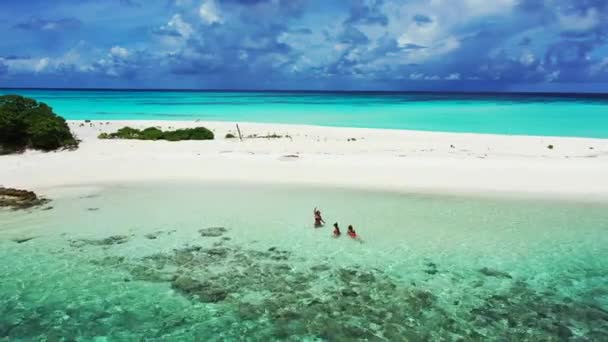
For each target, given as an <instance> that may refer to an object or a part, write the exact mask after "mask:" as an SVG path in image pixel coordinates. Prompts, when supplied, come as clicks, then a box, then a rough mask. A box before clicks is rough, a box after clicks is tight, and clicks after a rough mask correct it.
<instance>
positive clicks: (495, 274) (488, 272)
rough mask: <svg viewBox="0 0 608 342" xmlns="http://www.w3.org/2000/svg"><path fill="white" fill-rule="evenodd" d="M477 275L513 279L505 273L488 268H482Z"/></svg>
mask: <svg viewBox="0 0 608 342" xmlns="http://www.w3.org/2000/svg"><path fill="white" fill-rule="evenodd" d="M479 273H481V274H483V275H485V276H488V277H495V278H505V279H513V277H512V276H511V275H510V274H509V273H507V272H503V271H499V270H495V269H493V268H488V267H484V268H482V269H480V270H479Z"/></svg>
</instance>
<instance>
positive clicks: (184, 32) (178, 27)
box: [167, 14, 194, 39]
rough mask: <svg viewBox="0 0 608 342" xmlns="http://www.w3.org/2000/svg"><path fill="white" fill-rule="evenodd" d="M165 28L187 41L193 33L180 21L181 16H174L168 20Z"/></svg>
mask: <svg viewBox="0 0 608 342" xmlns="http://www.w3.org/2000/svg"><path fill="white" fill-rule="evenodd" d="M167 28H169V29H174V30H175V31H176V32H177V33H179V34H180V35H181V36H182V37H184V38H186V39H188V38H190V36H191V35H192V33H194V30H193V29H192V26H190V24H188V23H187V22H185V21H184V19H182V16H181V15H179V14H176V15H174V16H173V18H171V20H169V22H168V23H167Z"/></svg>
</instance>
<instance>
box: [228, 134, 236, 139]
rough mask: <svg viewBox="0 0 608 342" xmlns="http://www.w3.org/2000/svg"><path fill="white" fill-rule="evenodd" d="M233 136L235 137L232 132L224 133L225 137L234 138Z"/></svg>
mask: <svg viewBox="0 0 608 342" xmlns="http://www.w3.org/2000/svg"><path fill="white" fill-rule="evenodd" d="M234 138H236V137H235V136H234V134H232V133H228V134H226V139H234Z"/></svg>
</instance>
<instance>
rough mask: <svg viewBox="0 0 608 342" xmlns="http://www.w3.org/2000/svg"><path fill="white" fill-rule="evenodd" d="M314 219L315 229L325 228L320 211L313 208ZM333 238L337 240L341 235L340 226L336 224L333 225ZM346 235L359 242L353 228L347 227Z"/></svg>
mask: <svg viewBox="0 0 608 342" xmlns="http://www.w3.org/2000/svg"><path fill="white" fill-rule="evenodd" d="M313 212H314V218H315V228H320V227H323V226H325V221H324V220H323V217H322V216H321V210H319V209H318V208H317V207H315V209H314V211H313ZM333 234H334V237H335V238H338V237H340V236H341V235H342V232H341V231H340V226H339V225H338V222H336V223H334V233H333ZM346 234H347V235H348V236H349V237H351V238H352V239H355V240H358V241H360V242H361V239H359V236H358V235H357V232H355V228H353V226H352V225H349V226H348V231H347V232H346Z"/></svg>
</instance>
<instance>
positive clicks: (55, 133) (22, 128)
mask: <svg viewBox="0 0 608 342" xmlns="http://www.w3.org/2000/svg"><path fill="white" fill-rule="evenodd" d="M77 146H78V142H77V141H76V139H75V138H74V136H73V135H72V133H71V132H70V128H69V127H68V124H67V122H66V121H65V119H64V118H62V117H60V116H57V115H56V114H55V113H53V109H52V108H51V107H49V106H47V105H46V104H44V103H40V102H37V101H36V100H33V99H29V98H25V97H22V96H19V95H5V96H0V153H11V152H18V151H23V150H25V149H27V148H33V149H38V150H43V151H52V150H56V149H59V148H75V147H77Z"/></svg>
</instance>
